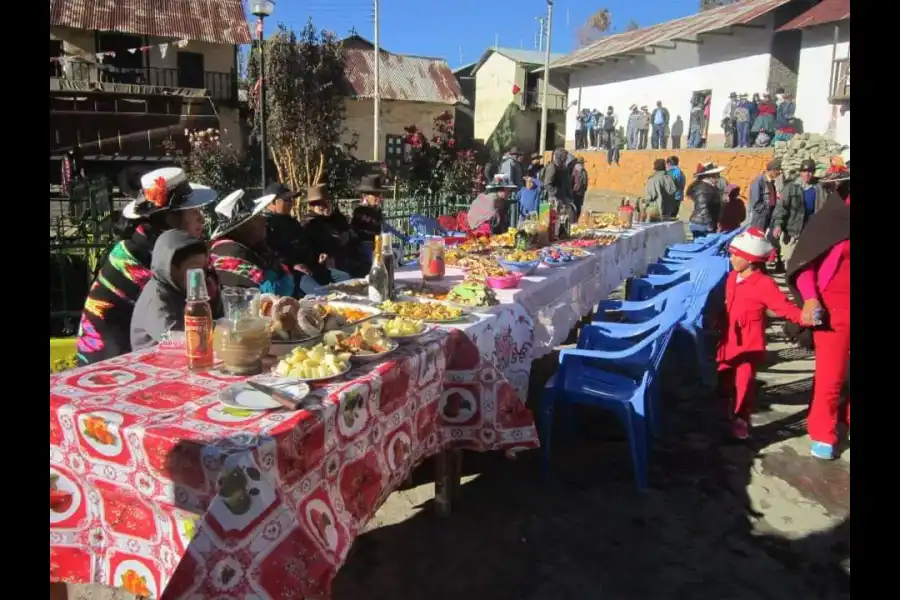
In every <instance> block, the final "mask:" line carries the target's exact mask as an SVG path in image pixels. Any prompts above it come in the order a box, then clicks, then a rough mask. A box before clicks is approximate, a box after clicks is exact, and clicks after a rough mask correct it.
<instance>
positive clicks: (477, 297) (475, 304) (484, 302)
mask: <svg viewBox="0 0 900 600" xmlns="http://www.w3.org/2000/svg"><path fill="white" fill-rule="evenodd" d="M447 302H450V303H451V304H457V305H459V306H466V307H469V308H486V307H488V306H494V305H495V304H497V297H496V296H494V291H493V290H492V289H491V288H490V287H488V286H487V285H486V284H484V283H481V282H479V281H464V282H463V283H460V284H457V285H455V286H453V288H452V289H451V290H450V293H449V294H447Z"/></svg>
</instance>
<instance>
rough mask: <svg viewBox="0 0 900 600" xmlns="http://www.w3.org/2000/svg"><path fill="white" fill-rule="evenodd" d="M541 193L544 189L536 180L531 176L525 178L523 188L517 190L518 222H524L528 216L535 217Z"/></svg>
mask: <svg viewBox="0 0 900 600" xmlns="http://www.w3.org/2000/svg"><path fill="white" fill-rule="evenodd" d="M543 191H544V187H543V186H542V185H541V182H540V181H539V180H538V179H535V178H534V177H532V176H531V175H526V176H525V187H523V188H522V189H521V190H519V221H525V220H527V219H528V218H529V217H530V216H532V215H537V213H538V209H539V208H540V204H541V192H543Z"/></svg>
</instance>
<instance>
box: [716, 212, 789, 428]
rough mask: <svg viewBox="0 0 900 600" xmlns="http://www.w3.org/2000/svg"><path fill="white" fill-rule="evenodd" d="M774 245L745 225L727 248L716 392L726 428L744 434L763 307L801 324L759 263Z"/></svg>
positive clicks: (762, 341)
mask: <svg viewBox="0 0 900 600" xmlns="http://www.w3.org/2000/svg"><path fill="white" fill-rule="evenodd" d="M774 251H775V248H774V246H772V244H771V243H770V242H769V241H768V240H767V239H766V234H765V232H763V231H762V230H760V229H756V228H750V229H748V230H747V231H745V232H743V233H741V234H740V235H738V236H737V237H735V238H734V240H732V242H731V245H730V247H729V252H730V254H731V257H730V260H731V267H732V271H731V272H730V273H729V274H728V278H727V280H726V283H725V315H724V316H725V319H724V321H725V326H724V328H723V332H722V337H721V339H720V341H719V347H718V349H717V352H716V360H717V362H718V365H719V366H718V371H719V382H720V391H721V392H722V393H723V395H725V396H726V398H727V399H728V401H729V402H730V403H731V405H730V413H731V415H732V423H731V433H732V435H733V436H734V437H735V438H737V439H746V438H747V437H748V436H749V434H750V415H751V414H752V412H753V405H754V401H755V392H756V384H755V383H754V378H755V377H756V369H757V366H758V365H759V364H760V362H761V361H762V360H763V359H764V358H765V355H766V333H765V328H766V310H771V311H772V312H774V313H775V314H776V315H778V316H780V317H782V318H784V319H788V320H790V321H793V322H795V323H798V324H801V323H802V322H803V321H802V318H803V317H802V312H801V311H800V308H799V307H797V306H796V305H795V304H794V303H792V302H791V301H790V300H789V299H788V297H787V296H785V294H784V293H783V292H782V291H781V290H779V289H778V285H777V284H776V283H775V281H774V280H773V279H772V278H771V277H769V275H767V274H766V273H765V271H764V270H763V268H762V267H764V265H765V263H766V261H768V260H769V258H770V257H771V255H772V254H773V253H774Z"/></svg>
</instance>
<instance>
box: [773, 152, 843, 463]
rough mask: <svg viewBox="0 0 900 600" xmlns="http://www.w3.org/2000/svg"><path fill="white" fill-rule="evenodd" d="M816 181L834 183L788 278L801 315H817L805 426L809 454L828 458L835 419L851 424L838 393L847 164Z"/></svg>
mask: <svg viewBox="0 0 900 600" xmlns="http://www.w3.org/2000/svg"><path fill="white" fill-rule="evenodd" d="M820 181H821V182H822V183H823V184H826V185H828V186H834V187H833V189H832V191H831V193H830V194H829V196H828V199H827V200H826V201H825V204H824V205H823V206H822V208H821V209H819V211H818V212H816V213H815V214H814V215H813V216H812V217H811V218H810V220H809V222H808V223H807V224H806V227H805V228H804V229H803V233H802V234H801V235H800V238H799V239H798V240H797V246H796V248H795V249H794V253H793V255H792V256H791V258H790V260H789V261H788V265H787V278H788V282H789V283H791V285H792V286H793V287H794V288H795V290H796V291H797V292H798V293H799V296H800V297H801V298H802V300H803V316H804V320H805V321H806V322H810V321H811V320H813V316H819V317H820V320H821V322H822V324H821V325H820V326H818V327H816V328H815V329H814V330H813V341H814V343H815V350H816V370H815V377H814V380H813V397H812V403H811V405H810V409H809V417H808V418H807V430H808V432H809V437H810V439H811V440H812V446H811V448H810V450H811V453H812V455H813V456H815V457H816V458H821V459H826V460H831V459H833V458H834V457H835V446H836V445H837V443H838V441H839V440H838V425H839V423H841V422H843V423H844V424H845V425H847V427H848V429H849V426H850V399H849V397H848V398H847V401H846V403H843V402H842V398H841V395H842V394H841V392H842V389H843V387H844V384H845V383H846V381H847V374H848V370H849V366H850V169H848V168H847V167H846V166H845V165H844V164H843V163H842V162H838V163H837V164H833V166H832V167H831V168H830V169H829V170H828V172H827V173H826V175H825V176H824V177H823V178H822V179H821V180H820ZM848 437H849V433H848Z"/></svg>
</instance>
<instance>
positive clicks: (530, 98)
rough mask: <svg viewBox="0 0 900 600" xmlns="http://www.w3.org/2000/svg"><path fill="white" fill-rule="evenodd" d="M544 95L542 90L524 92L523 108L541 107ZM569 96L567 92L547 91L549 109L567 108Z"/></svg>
mask: <svg viewBox="0 0 900 600" xmlns="http://www.w3.org/2000/svg"><path fill="white" fill-rule="evenodd" d="M541 100H542V95H541V91H540V90H526V91H525V93H523V94H522V108H523V109H525V110H527V109H529V108H541V107H542V104H541ZM567 102H568V98H567V97H566V96H565V94H553V93H550V92H547V110H566V104H567Z"/></svg>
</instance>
